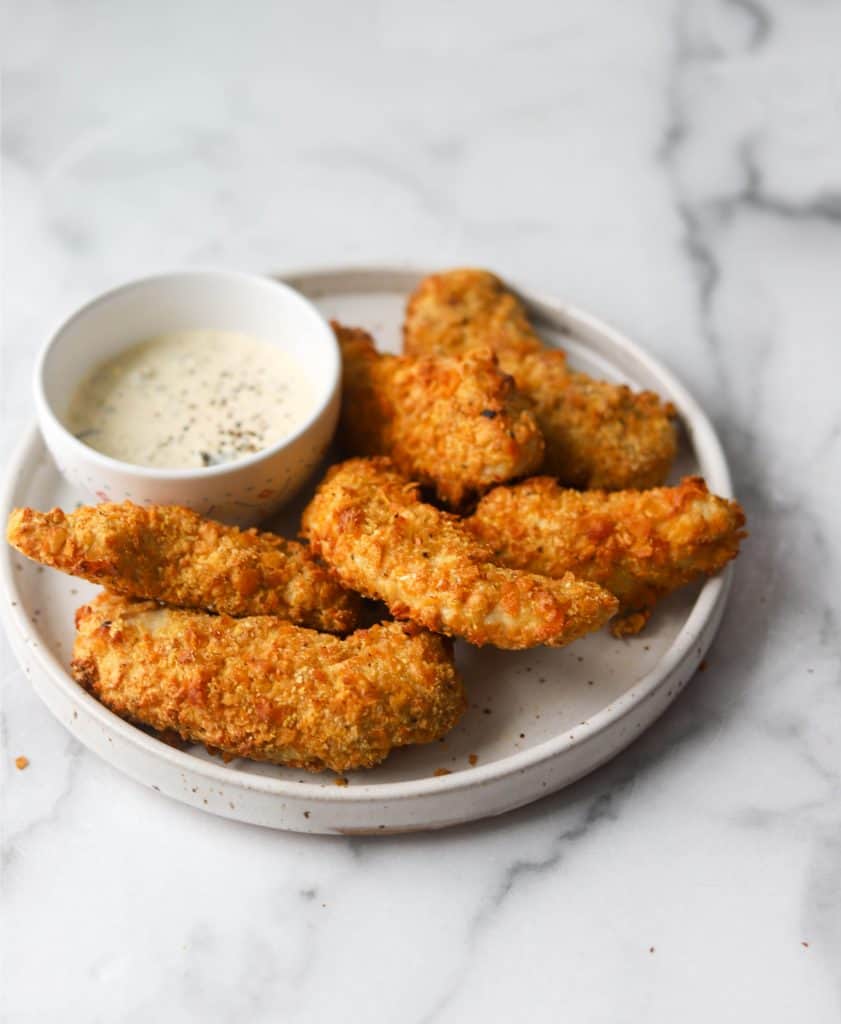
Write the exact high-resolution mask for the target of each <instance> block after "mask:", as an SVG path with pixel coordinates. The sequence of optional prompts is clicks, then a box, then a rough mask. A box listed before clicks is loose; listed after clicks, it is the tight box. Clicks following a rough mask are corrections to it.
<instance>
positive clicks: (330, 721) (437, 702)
mask: <svg viewBox="0 0 841 1024" xmlns="http://www.w3.org/2000/svg"><path fill="white" fill-rule="evenodd" d="M76 624H77V629H78V634H77V637H76V644H75V647H74V657H73V662H72V666H71V669H72V673H73V676H74V678H75V679H76V680H77V681H78V682H79V683H80V684H81V685H82V686H84V687H85V688H86V689H88V690H89V691H90V692H91V693H93V694H94V696H95V697H97V698H98V699H99V700H100V701H101V702H102V703H103V704H105V706H106V707H108V708H110V709H111V710H112V711H114V712H115V713H116V714H118V715H120V716H121V717H123V718H127V719H129V720H131V721H135V722H140V723H142V724H144V725H148V726H151V727H152V728H153V729H157V730H159V731H162V732H164V731H170V732H175V733H177V734H178V735H179V736H180V737H181V738H182V739H183V740H187V741H191V742H198V743H204V744H206V745H207V746H209V747H211V748H214V749H215V750H218V751H220V752H221V753H223V754H224V755H227V756H229V757H231V756H233V757H249V758H252V759H254V760H258V761H269V762H272V763H274V764H288V765H292V766H294V767H301V768H307V769H309V770H311V771H319V770H321V769H322V768H325V767H327V768H332V769H333V770H334V771H350V770H352V769H355V768H365V767H369V766H371V765H374V764H377V763H379V762H380V761H382V760H383V758H384V757H386V755H387V754H388V752H389V751H390V750H391V749H392V748H394V747H399V746H404V745H406V744H409V743H430V742H432V741H433V740H436V739H438V738H439V737H441V736H443V735H445V734H446V733H447V732H449V730H450V729H451V728H452V727H453V726H454V725H455V723H456V722H457V721H458V719H459V718H460V716H461V714H462V712H463V711H464V709H465V707H466V701H465V696H464V691H463V688H462V685H461V682H460V680H459V677H458V675H457V673H456V670H455V668H454V666H453V661H452V653H451V651H450V649H449V644H448V643H447V642H446V641H444V640H442V639H441V638H440V637H436V636H433V635H432V634H431V633H426V632H423V631H417V630H414V631H412V630H410V629H407V628H406V627H404V626H401V625H400V624H399V623H394V622H391V623H386V624H384V625H380V626H374V627H372V628H371V629H368V630H360V631H359V632H357V633H354V634H352V635H351V636H349V637H347V638H346V639H344V640H340V639H339V638H338V637H334V636H329V635H327V634H324V633H316V632H315V631H313V630H308V629H301V628H300V627H298V626H293V625H292V624H291V623H289V622H285V621H283V620H282V619H277V618H274V617H272V616H256V617H252V618H245V619H231V618H228V617H227V616H214V615H209V614H207V613H206V612H193V611H176V610H173V609H170V608H161V607H160V606H158V605H156V604H155V603H154V602H151V601H131V600H128V599H126V598H122V597H117V596H116V595H113V594H103V595H102V596H100V597H99V598H97V599H96V600H95V601H93V602H92V603H91V604H89V605H86V606H84V607H82V608H80V609H79V611H78V612H77V614H76Z"/></svg>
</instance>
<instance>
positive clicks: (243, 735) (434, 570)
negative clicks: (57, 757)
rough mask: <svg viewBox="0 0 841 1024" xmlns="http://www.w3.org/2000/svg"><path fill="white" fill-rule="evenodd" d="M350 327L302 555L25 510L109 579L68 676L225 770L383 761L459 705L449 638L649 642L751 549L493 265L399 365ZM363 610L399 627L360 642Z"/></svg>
mask: <svg viewBox="0 0 841 1024" xmlns="http://www.w3.org/2000/svg"><path fill="white" fill-rule="evenodd" d="M334 329H335V331H336V336H337V338H338V341H339V344H340V347H341V350H342V357H343V370H344V373H343V396H342V416H341V424H340V439H341V441H342V443H343V444H344V446H345V447H346V449H347V453H348V455H349V456H354V457H352V458H349V460H348V461H346V462H343V463H341V464H339V465H337V466H333V467H332V468H331V469H330V470H328V472H327V475H326V476H325V478H324V480H323V482H322V483H321V485H320V486H319V487H318V489H317V491H316V494H315V496H314V498H313V500H312V501H311V503H310V505H309V507H308V508H307V509H306V511H305V513H304V516H303V521H302V535H303V537H304V538H305V539H306V540H307V541H308V542H309V543H308V544H300V543H297V542H295V541H289V540H284V539H283V538H280V537H277V536H274V535H272V534H269V533H260V532H258V531H255V530H249V531H240V530H237V529H235V528H233V527H227V526H223V525H222V524H220V523H215V522H212V521H209V520H205V519H202V518H201V517H199V516H198V515H196V514H195V513H193V512H191V511H189V510H187V509H184V508H180V507H176V506H159V507H152V508H139V507H137V506H134V505H132V504H131V503H128V502H126V503H124V504H122V505H109V504H103V505H98V506H95V507H93V508H80V509H78V510H77V511H75V512H73V513H71V514H69V515H66V514H65V513H63V512H62V511H61V510H59V509H54V510H53V511H52V512H48V513H40V512H36V511H34V510H32V509H18V510H15V511H14V512H13V513H12V516H11V518H10V521H9V527H8V539H9V541H10V543H11V544H13V545H14V546H15V547H16V548H17V549H18V550H19V551H21V552H22V553H23V554H25V555H27V556H28V557H30V558H33V559H35V560H37V561H39V562H42V563H44V564H46V565H51V566H53V567H55V568H57V569H60V570H62V571H64V572H69V573H72V574H73V575H77V576H81V577H83V578H85V579H88V580H92V581H94V582H98V583H100V584H102V585H103V586H104V587H105V588H106V590H105V593H104V594H102V595H101V596H100V597H99V598H97V599H96V600H94V601H93V602H92V603H91V604H89V605H86V606H85V607H83V608H81V609H80V610H79V612H78V613H77V630H78V632H77V640H76V645H75V649H74V657H73V662H72V666H71V669H72V672H73V675H74V677H75V678H76V679H77V680H78V682H79V683H80V684H81V685H83V686H85V687H86V688H87V689H88V690H89V691H90V692H91V693H93V694H94V695H95V696H96V697H97V698H98V699H99V700H100V701H102V702H103V703H104V704H105V705H106V706H107V707H109V708H110V709H111V710H113V711H115V712H116V713H117V714H119V715H121V716H123V717H125V718H127V719H129V720H131V721H134V722H138V723H141V724H143V725H146V726H149V727H151V728H154V729H156V730H160V731H166V732H169V733H173V732H174V733H176V734H178V735H179V736H180V737H181V738H182V739H184V740H185V741H195V742H201V743H205V744H206V745H208V746H209V747H211V748H212V749H214V750H218V751H220V752H221V753H222V754H223V755H224V756H225V757H236V756H243V757H250V758H254V759H257V760H264V761H270V762H273V763H277V764H288V765H294V766H300V767H303V768H306V769H310V770H320V769H322V768H325V767H327V768H332V769H334V770H335V771H340V772H341V771H347V770H350V769H355V768H360V767H368V766H371V765H374V764H377V763H378V762H380V761H381V760H382V759H383V758H385V757H386V756H387V754H388V753H389V751H390V750H391V749H393V748H394V747H398V746H403V745H406V744H412V743H425V742H431V741H432V740H435V739H439V738H441V737H442V736H444V735H445V734H446V733H447V732H448V731H449V730H450V729H451V728H452V727H453V726H454V725H455V724H456V722H457V721H458V719H459V718H460V716H461V715H462V713H463V712H464V710H465V708H466V706H467V702H466V698H465V693H464V689H463V685H462V682H461V680H460V678H459V676H458V673H457V671H456V668H455V666H454V662H453V648H452V644H451V642H450V640H449V638H451V637H453V638H462V639H464V640H466V641H467V642H469V643H472V644H479V645H481V644H490V645H493V646H496V647H499V648H505V649H509V650H522V649H526V648H530V647H535V646H538V645H548V646H553V647H559V646H563V645H565V644H568V643H570V642H572V641H574V640H575V639H577V638H579V637H581V636H583V635H585V634H587V633H589V632H592V631H594V630H597V629H600V628H601V627H602V626H604V625H605V624H606V623H607V622H608V621H609V620H611V619H612V620H613V622H612V626H611V628H612V630H613V632H614V633H615V634H616V635H618V636H628V635H632V634H634V633H637V632H638V631H639V630H640V629H642V628H643V626H644V625H645V623H646V621H647V619H648V618H649V616H650V615H651V613H652V610H653V608H654V606H655V604H656V602H657V601H658V600H659V599H660V598H661V597H663V596H664V595H666V594H668V593H669V592H671V591H672V590H674V589H675V588H677V587H679V586H682V585H684V584H687V583H690V582H692V581H693V580H696V579H698V578H700V577H703V576H706V575H710V574H712V573H715V572H717V571H718V570H720V569H721V568H722V567H723V566H724V565H725V564H726V563H727V562H728V561H729V560H730V559H732V558H734V557H735V555H736V554H737V553H738V548H739V542H740V540H741V539H742V537H743V536H744V529H743V527H744V522H745V520H744V514H743V512H742V510H741V508H740V506H739V505H738V503H736V502H733V501H728V500H726V499H724V498H719V497H716V496H715V495H712V494H710V493H709V491H708V490H707V488H706V486H705V484H704V482H703V480H701V479H699V478H695V477H691V478H687V479H685V480H683V481H682V482H681V483H680V484H678V485H677V486H675V487H666V486H662V485H663V484H664V482H665V479H666V477H667V475H668V473H669V469H670V467H671V463H672V461H673V458H674V455H675V451H676V436H675V429H674V416H675V413H674V410H673V409H672V407H671V406H669V405H668V404H665V403H663V402H661V401H660V399H659V398H658V397H657V396H656V395H654V394H652V393H650V392H642V393H636V392H633V391H632V390H631V389H630V388H628V387H626V386H624V385H616V384H610V383H607V382H604V381H596V380H592V379H591V378H589V377H587V376H585V375H584V374H581V373H578V372H576V371H573V370H570V369H569V368H568V367H567V364H566V358H565V356H564V354H563V353H562V352H560V351H559V350H557V349H552V348H546V347H544V346H543V344H542V343H541V341H540V339H539V338H538V336H537V334H536V333H535V331H534V329H533V327H532V325H531V324H530V323H529V320H528V318H527V315H526V312H525V310H524V308H523V306H522V304H521V303H520V302H519V300H518V299H517V298H516V296H515V295H513V294H512V293H511V292H510V291H508V290H507V289H506V288H505V287H504V285H503V284H502V282H500V281H499V279H498V278H496V277H494V276H493V275H492V274H489V273H488V272H486V271H480V270H456V271H450V272H448V273H443V274H437V275H433V276H431V277H429V278H426V279H425V280H424V281H423V282H422V283H421V285H420V286H419V288H418V289H417V290H416V292H415V293H414V295H412V297H411V298H410V300H409V304H408V308H407V316H406V321H405V326H404V343H405V346H404V347H405V354H404V355H402V356H392V355H383V354H380V353H379V352H378V351H377V349H376V346H375V344H374V341H373V339H372V338H371V337H370V335H368V334H367V333H366V332H365V331H364V330H362V329H360V328H356V327H345V326H342V325H340V324H334ZM516 481H519V482H516ZM364 599H374V600H376V601H378V602H381V603H382V604H384V605H385V606H386V608H387V609H388V612H389V613H390V615H391V616H392V618H393V621H385V622H381V623H379V624H377V625H373V626H370V627H369V628H359V627H360V626H361V624H362V622H363V619H364V618H365V617H366V615H367V616H368V617H369V618H368V620H369V621H370V616H371V615H372V614H373V606H371V605H369V604H367V603H366V601H365V600H364ZM378 607H381V605H379V606H378ZM379 617H380V618H382V617H383V616H382V615H380V616H379Z"/></svg>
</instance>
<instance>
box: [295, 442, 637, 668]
mask: <svg viewBox="0 0 841 1024" xmlns="http://www.w3.org/2000/svg"><path fill="white" fill-rule="evenodd" d="M303 530H304V533H305V535H306V536H307V537H308V538H309V540H310V543H311V545H312V547H313V550H314V551H316V552H318V553H319V554H320V555H321V556H322V557H323V558H324V560H325V561H326V562H327V563H328V565H330V566H332V567H333V569H334V570H335V572H336V575H337V576H338V578H339V579H340V580H341V581H342V582H343V583H344V584H345V585H346V586H349V587H353V588H354V589H355V590H358V591H360V593H363V594H366V595H367V596H369V597H376V598H379V599H380V600H382V601H384V602H385V603H386V604H387V605H388V607H389V609H390V611H391V613H392V614H393V615H394V616H395V617H396V618H399V619H411V620H412V621H413V622H416V623H417V624H418V625H421V626H425V627H426V628H427V629H432V630H435V631H436V632H439V633H446V634H449V635H450V636H461V637H464V638H465V639H466V640H469V641H470V642H471V643H473V644H479V645H481V644H493V645H495V646H496V647H504V648H510V649H514V650H516V649H521V648H526V647H536V646H538V645H540V644H547V645H549V646H553V647H560V646H562V645H563V644H568V643H569V642H570V641H572V640H575V639H577V638H578V637H580V636H583V635H584V634H585V633H589V632H591V631H593V630H596V629H599V627H600V626H602V625H604V623H605V622H606V621H607V620H608V619H609V618H610V616H611V615H612V614H613V613H614V612H615V611H616V608H617V601H616V598H615V597H613V596H612V595H611V594H608V593H607V591H605V590H603V589H602V588H601V587H599V586H597V585H596V584H594V583H589V582H585V581H583V580H577V579H575V578H574V577H573V576H572V575H571V574H567V575H565V576H564V577H562V578H561V579H557V580H553V579H549V578H548V577H545V576H538V575H535V574H533V573H528V572H519V571H516V570H513V569H508V568H502V567H500V566H499V565H496V564H494V561H493V557H492V555H491V552H490V549H489V548H488V547H486V546H485V545H484V544H482V543H480V542H479V541H477V540H476V539H475V538H474V537H473V536H472V535H471V534H470V533H469V532H468V531H467V530H466V529H465V528H464V526H463V525H462V523H461V521H460V520H459V519H457V518H456V517H455V516H453V515H450V514H449V513H446V512H441V511H439V510H438V509H436V508H434V507H433V506H432V505H426V504H424V503H422V502H421V501H420V500H419V497H418V487H417V485H416V484H414V483H409V482H408V481H407V480H406V479H405V478H404V477H402V476H401V475H400V474H399V473H398V472H397V470H396V468H395V467H394V465H393V464H392V463H391V462H390V460H389V459H387V458H375V459H351V460H350V461H348V462H345V463H342V464H341V465H339V466H334V467H333V469H332V470H330V472H329V473H328V474H327V476H326V478H325V480H324V481H323V482H322V484H321V485H320V487H319V488H318V491H317V492H316V495H315V497H314V498H313V500H312V502H311V503H310V505H309V506H308V508H307V509H306V511H305V512H304V518H303Z"/></svg>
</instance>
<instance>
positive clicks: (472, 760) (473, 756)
mask: <svg viewBox="0 0 841 1024" xmlns="http://www.w3.org/2000/svg"><path fill="white" fill-rule="evenodd" d="M467 760H468V761H469V762H470V764H471V765H474V764H476V762H477V761H478V760H479V755H478V754H468V755H467Z"/></svg>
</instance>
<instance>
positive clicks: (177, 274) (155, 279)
mask: <svg viewBox="0 0 841 1024" xmlns="http://www.w3.org/2000/svg"><path fill="white" fill-rule="evenodd" d="M190 277H199V278H216V279H223V278H226V279H228V280H232V279H233V280H234V281H238V282H239V283H241V284H249V285H256V286H258V287H260V288H264V289H266V290H267V291H272V292H274V293H276V294H278V295H283V296H284V297H285V298H286V300H290V299H291V300H292V301H293V302H296V303H298V304H299V305H300V306H302V307H303V308H304V309H306V310H307V312H308V313H309V314H310V316H311V318H312V320H313V323H314V324H318V325H319V326H320V327H322V328H323V337H324V339H325V342H328V344H327V346H326V348H327V351H328V352H329V354H330V358H329V365H327V366H325V367H324V368H323V370H322V373H323V375H324V376H325V390H324V393H323V395H322V397H321V398H320V399H319V400H318V402H317V404H316V405H314V407H313V411H312V413H311V414H310V415H309V416H308V417H307V418H306V419H305V420H304V421H303V422H302V423H301V424H300V426H298V427H297V428H296V429H295V430H293V431H292V432H291V433H290V434H287V435H286V436H285V437H283V438H282V439H281V440H280V441H276V442H275V443H274V444H272V445H268V446H267V447H265V448H261V449H260V450H259V451H257V452H254V453H252V454H250V455H246V456H244V457H243V458H241V459H233V460H232V461H230V462H224V463H221V464H220V465H217V466H195V467H181V468H175V467H158V466H142V465H139V464H137V463H134V462H125V461H123V460H122V459H116V458H114V457H113V456H111V455H106V454H105V453H104V452H100V451H98V450H97V449H96V448H92V447H91V446H90V445H87V444H85V442H84V441H80V440H79V438H78V437H76V435H75V434H73V433H72V431H71V430H70V429H69V428H68V427H67V426H66V424H65V423H64V422H63V421H62V419H61V417H60V416H59V415H58V414H57V413H56V412H55V410H54V409H53V407H52V404H51V403H50V401H49V399H48V398H47V393H46V365H47V361H48V359H49V357H50V355H51V354H52V352H53V351H54V350H55V349H56V347H57V346H58V345H59V344H60V343H61V342H60V339H61V336H62V335H63V334H64V332H65V331H66V330H67V329H68V328H69V327H70V326H71V325H72V324H74V323H76V322H77V321H79V320H80V319H82V318H83V317H85V316H87V315H88V314H89V313H90V312H92V310H94V309H95V308H96V307H97V306H100V305H102V304H103V303H106V302H109V301H112V300H113V299H114V298H116V297H117V296H118V295H120V294H122V293H124V292H128V291H132V290H134V289H136V288H141V287H146V286H148V285H155V284H158V283H161V282H164V281H171V280H173V279H175V280H177V279H179V278H180V279H184V278H190ZM330 343H332V344H330ZM341 369H342V363H341V353H340V351H339V343H338V341H337V340H336V336H335V334H334V333H333V329H332V328H331V327H330V324H329V323H328V322H327V320H326V319H325V318H324V317H323V316H322V315H321V313H320V312H319V310H318V308H317V307H316V305H315V303H313V302H312V301H311V300H310V299H308V298H307V297H306V296H305V295H304V294H302V293H301V292H300V291H298V290H297V289H296V288H294V287H292V286H291V285H289V284H286V283H285V282H283V281H278V280H277V279H276V278H273V277H271V276H270V275H267V274H252V273H249V272H248V271H244V270H224V269H213V268H204V267H187V268H183V269H180V270H169V271H163V272H161V273H157V274H149V275H147V276H145V277H137V278H132V279H131V280H130V281H125V282H124V283H123V284H120V285H117V286H115V287H113V288H109V289H108V290H107V291H104V292H101V293H100V294H98V295H96V296H94V298H92V299H90V300H89V301H88V302H86V303H84V305H82V306H79V307H78V308H77V309H76V310H75V311H74V312H73V313H71V314H70V315H69V316H67V317H64V318H63V319H62V320H61V321H60V322H59V324H58V325H57V326H56V327H55V328H54V329H53V330H52V331H51V332H50V334H49V335H48V337H47V340H46V341H45V342H44V343H43V344H42V345H41V348H40V350H39V352H38V355H37V357H36V360H35V368H34V371H33V378H32V384H33V391H34V396H35V413H36V417H37V420H38V424H39V427H40V428H41V431H42V433H43V434H44V436H45V439H46V433H47V432H46V428H47V427H49V428H50V432H51V434H52V435H53V436H56V435H58V436H60V437H61V439H62V443H64V444H67V445H68V446H69V448H70V450H71V451H73V452H74V453H75V454H76V455H77V456H79V457H82V458H85V459H87V460H89V461H90V462H92V463H94V464H96V465H98V466H99V467H100V468H101V469H103V470H108V471H110V472H119V473H123V474H126V475H132V476H135V477H137V478H139V479H142V480H164V481H179V480H211V479H214V478H219V477H224V476H227V475H228V474H231V473H234V472H238V471H240V470H243V469H247V468H249V467H251V466H256V465H259V464H260V463H262V462H265V461H266V460H268V459H271V458H273V457H275V456H276V455H279V454H280V453H281V452H283V451H284V450H286V449H287V448H290V447H291V446H292V445H294V444H295V442H297V441H298V440H299V439H300V438H301V437H303V436H304V435H305V434H306V433H307V432H308V431H309V430H310V429H311V428H312V427H313V426H315V424H316V423H318V422H319V420H321V419H322V418H323V417H324V416H325V415H326V414H327V413H328V411H329V409H330V407H331V406H332V404H333V402H334V401H335V398H336V394H337V392H338V389H339V385H340V381H341ZM328 378H329V379H328Z"/></svg>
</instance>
